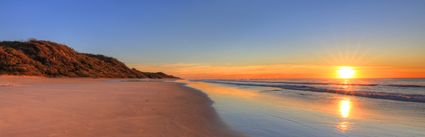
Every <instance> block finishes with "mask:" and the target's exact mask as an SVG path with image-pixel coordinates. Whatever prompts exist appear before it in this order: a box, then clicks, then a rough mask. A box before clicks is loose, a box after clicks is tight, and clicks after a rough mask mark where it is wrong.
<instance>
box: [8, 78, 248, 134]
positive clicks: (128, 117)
mask: <svg viewBox="0 0 425 137" xmlns="http://www.w3.org/2000/svg"><path fill="white" fill-rule="evenodd" d="M0 136H2V137H28V136H31V137H136V136H137V137H141V136H143V137H171V136H172V137H179V136H184V137H195V136H197V137H199V136H202V137H218V136H220V137H225V136H240V135H239V134H238V133H236V132H234V131H232V130H230V129H229V128H228V127H227V126H226V125H225V124H224V123H223V122H222V121H221V120H220V119H219V117H218V115H217V113H216V112H215V111H214V109H213V108H212V107H211V101H210V100H209V99H208V97H207V96H205V95H203V94H202V93H200V92H197V91H194V90H191V89H190V88H187V87H184V86H182V85H180V84H178V83H174V82H164V81H128V80H122V79H121V80H120V79H79V78H78V79H70V78H54V79H53V78H39V77H10V76H2V77H0Z"/></svg>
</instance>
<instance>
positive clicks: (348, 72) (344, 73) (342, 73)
mask: <svg viewBox="0 0 425 137" xmlns="http://www.w3.org/2000/svg"><path fill="white" fill-rule="evenodd" d="M337 73H338V76H339V78H343V79H350V78H353V77H354V75H355V74H356V71H355V70H354V68H353V67H350V66H341V67H339V68H338V70H337Z"/></svg>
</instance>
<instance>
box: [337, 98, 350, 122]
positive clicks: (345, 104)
mask: <svg viewBox="0 0 425 137" xmlns="http://www.w3.org/2000/svg"><path fill="white" fill-rule="evenodd" d="M350 111H351V101H350V100H349V99H343V100H341V101H339V112H340V114H341V117H343V118H348V117H349V116H350Z"/></svg>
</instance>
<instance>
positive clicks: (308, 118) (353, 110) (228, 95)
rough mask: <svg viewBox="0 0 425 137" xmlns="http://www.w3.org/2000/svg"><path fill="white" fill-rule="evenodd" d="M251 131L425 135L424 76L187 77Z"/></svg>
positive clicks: (277, 136) (322, 136)
mask: <svg viewBox="0 0 425 137" xmlns="http://www.w3.org/2000/svg"><path fill="white" fill-rule="evenodd" d="M185 83H186V85H187V86H188V87H191V88H194V89H197V90H200V91H202V92H204V93H206V94H207V95H208V96H209V97H210V98H211V99H212V101H213V102H214V103H213V107H214V108H215V109H216V111H217V113H218V114H219V115H220V117H221V119H222V120H223V121H224V122H225V123H226V124H228V125H229V126H230V127H231V128H233V129H234V130H237V131H239V132H242V133H244V134H246V135H247V136H253V137H285V136H288V137H297V136H300V137H305V136H313V137H333V136H336V137H340V136H343V137H344V136H350V137H351V136H359V137H360V136H361V137H367V136H371V137H372V136H373V137H376V136H385V137H386V136H400V137H405V136H408V137H416V136H417V137H423V136H425V79H354V80H340V79H273V80H192V81H185Z"/></svg>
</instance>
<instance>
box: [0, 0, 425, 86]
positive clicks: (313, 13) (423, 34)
mask: <svg viewBox="0 0 425 137" xmlns="http://www.w3.org/2000/svg"><path fill="white" fill-rule="evenodd" d="M28 38H36V39H43V40H51V41H56V42H59V43H64V44H67V45H69V46H71V47H72V48H74V49H76V50H77V51H80V52H89V53H99V54H105V55H108V56H113V57H116V58H118V59H120V60H122V61H123V62H125V63H126V64H128V65H130V66H132V67H136V68H138V69H140V70H145V71H165V72H168V73H172V74H174V75H178V76H182V77H185V78H287V77H289V78H293V77H329V76H331V75H333V72H334V71H335V66H340V65H349V66H355V67H356V69H358V71H359V76H358V77H425V0H351V1H349V0H293V1H283V0H204V1H201V0H192V1H187V0H170V1H161V0H146V1H143V0H140V1H138V0H137V1H136V0H115V1H111V0H90V1H88V0H68V1H63V0H33V1H29V0H1V1H0V40H27V39H28Z"/></svg>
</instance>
